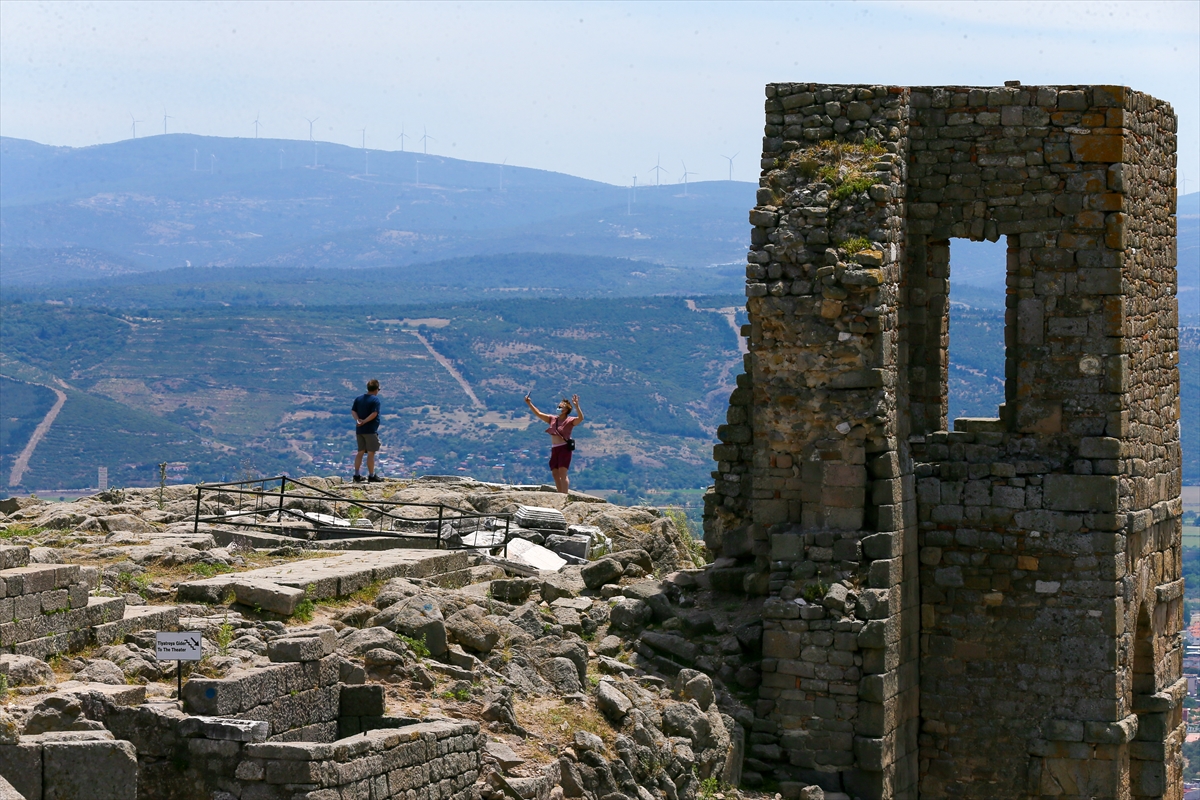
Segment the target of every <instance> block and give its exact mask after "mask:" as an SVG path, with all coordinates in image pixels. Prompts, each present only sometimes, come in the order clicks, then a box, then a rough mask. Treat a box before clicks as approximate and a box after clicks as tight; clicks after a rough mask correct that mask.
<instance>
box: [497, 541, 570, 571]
mask: <svg viewBox="0 0 1200 800" xmlns="http://www.w3.org/2000/svg"><path fill="white" fill-rule="evenodd" d="M508 560H509V561H516V562H518V563H524V564H528V565H529V566H531V567H533V568H534V569H536V570H538V571H543V570H544V571H547V572H558V571H559V570H560V569H562V568H563V567H565V566H566V565H567V561H566V559H564V558H562V557H561V556H559V555H558V553H555V552H554V551H553V550H547V549H546V548H544V547H542V546H541V545H539V544H534V543H533V542H530V541H526V540H525V539H513V540H512V541H511V542H509V543H508Z"/></svg>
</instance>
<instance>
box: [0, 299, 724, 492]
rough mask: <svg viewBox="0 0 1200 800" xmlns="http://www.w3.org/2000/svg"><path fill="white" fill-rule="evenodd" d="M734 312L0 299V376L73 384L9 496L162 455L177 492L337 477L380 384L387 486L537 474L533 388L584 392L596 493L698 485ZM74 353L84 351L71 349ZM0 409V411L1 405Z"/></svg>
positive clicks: (552, 304)
mask: <svg viewBox="0 0 1200 800" xmlns="http://www.w3.org/2000/svg"><path fill="white" fill-rule="evenodd" d="M735 302H736V298H734V297H724V298H705V299H702V300H701V301H700V303H699V306H698V310H695V311H693V310H690V309H689V307H688V305H687V304H686V303H685V301H684V300H683V299H678V298H639V299H613V300H602V299H593V300H583V299H573V300H569V301H566V300H508V301H504V302H499V303H485V304H479V303H474V304H472V303H458V304H452V305H443V306H422V307H420V308H414V307H412V306H373V307H371V308H370V311H369V313H367V312H366V311H365V310H364V309H363V308H361V307H349V306H345V307H327V308H280V307H275V308H250V307H241V308H221V309H211V308H203V309H175V310H158V311H154V312H152V313H150V312H144V311H139V312H138V313H137V314H128V315H126V316H123V317H117V316H109V315H106V314H99V313H96V312H93V311H90V310H86V309H77V308H67V307H62V306H52V305H46V304H42V303H39V304H32V303H24V304H16V305H10V306H6V307H5V311H6V313H5V320H6V327H5V328H4V329H3V333H4V339H3V342H4V347H5V352H6V356H7V357H8V358H9V359H13V358H17V359H19V360H18V361H15V362H14V361H8V362H6V364H7V366H6V367H5V369H6V371H7V372H12V371H13V370H14V369H15V368H16V367H19V366H20V365H21V364H26V365H29V364H32V365H36V367H39V368H41V370H42V371H43V372H38V373H37V374H38V375H44V374H45V373H50V374H53V375H61V376H63V377H64V378H65V379H66V380H68V381H69V382H70V384H71V385H72V386H73V387H76V389H77V390H78V391H76V390H72V391H71V392H69V393H68V400H67V403H66V405H65V406H64V408H63V411H62V414H61V415H60V416H59V418H58V420H57V421H56V422H55V424H54V425H53V427H52V428H51V432H50V435H49V436H47V438H46V440H45V441H43V443H42V444H41V446H39V447H38V450H37V453H36V455H35V457H34V459H33V461H32V462H31V464H30V469H29V472H28V473H27V476H26V480H25V481H24V482H23V486H25V487H26V488H69V487H71V486H80V485H93V484H94V481H95V477H94V476H95V470H96V467H98V466H108V467H109V474H110V480H111V481H113V482H114V483H115V482H118V481H122V482H126V483H147V482H150V481H152V480H153V478H154V477H155V473H154V471H153V466H154V465H156V464H157V463H159V462H161V461H169V462H177V463H179V464H183V465H186V470H187V472H186V475H187V476H188V478H189V479H191V480H196V479H205V480H214V479H218V478H222V477H231V476H232V475H234V474H243V473H246V472H254V471H257V472H261V473H268V472H278V471H281V470H287V471H293V472H294V471H317V472H322V473H343V474H344V473H345V472H346V470H347V462H348V459H349V457H350V456H351V455H352V441H353V439H352V437H351V432H352V426H351V425H350V422H349V404H350V401H351V399H352V398H353V397H354V396H355V395H356V394H358V393H360V392H361V391H362V386H363V384H364V383H365V381H366V380H367V378H370V377H376V378H378V379H379V380H380V381H381V382H382V384H383V387H384V388H383V394H382V397H383V400H384V425H383V435H384V441H385V443H386V448H385V452H384V458H385V459H386V463H385V470H387V471H389V473H390V474H397V475H403V474H413V473H417V472H420V473H453V472H458V471H464V472H465V471H471V472H474V473H476V474H490V475H493V476H495V477H497V478H499V479H504V480H511V481H531V480H533V481H542V480H544V479H545V478H546V474H545V473H546V470H545V467H544V465H543V463H542V462H543V461H544V459H545V452H544V451H545V449H546V448H545V445H546V439H547V437H546V435H545V434H544V433H542V431H541V428H542V427H544V426H541V425H540V423H537V424H531V423H532V420H531V418H530V417H529V415H528V413H527V412H526V411H525V408H524V404H523V402H522V397H523V395H524V392H525V391H526V390H529V389H532V390H533V391H534V394H535V398H536V400H537V402H538V403H540V404H541V405H542V406H544V407H547V408H548V407H552V406H553V404H554V402H555V400H556V399H557V398H558V397H559V396H561V395H562V394H570V393H573V392H578V393H579V394H580V395H581V396H582V397H583V400H584V408H585V410H586V412H587V415H588V420H587V424H586V425H585V426H583V427H582V428H581V429H580V431H579V434H578V435H579V438H580V442H581V450H580V452H579V455H578V458H579V462H578V469H577V471H576V472H577V475H578V476H579V480H580V481H585V482H586V480H587V475H588V473H589V470H590V471H591V472H592V473H593V474H594V475H595V476H596V477H597V479H603V481H604V482H605V483H607V484H608V485H598V484H592V486H593V488H616V489H623V490H631V491H645V490H648V489H653V488H668V487H670V488H693V489H694V488H700V487H703V486H704V485H706V484H707V483H708V480H709V477H708V472H709V470H710V469H711V464H710V460H709V459H710V452H711V445H712V437H713V433H714V431H715V428H716V425H717V424H718V423H719V422H720V420H721V418H722V417H723V415H724V412H725V402H726V399H727V397H728V392H729V391H730V389H731V388H732V379H733V375H734V374H735V370H736V369H738V368H739V367H740V356H739V355H738V351H737V339H736V337H735V334H734V331H733V330H732V329H731V327H730V324H729V321H728V320H727V318H726V316H725V315H723V314H720V313H712V312H710V311H706V310H703V309H704V308H705V307H718V306H719V307H727V306H732V305H733V304H734V303H735ZM8 311H11V312H12V313H11V314H9V313H7V312H8ZM9 319H11V320H12V322H11V323H8V322H7V320H9ZM113 323H115V324H116V325H117V326H118V327H113ZM100 340H103V341H104V342H105V344H104V345H103V346H101V345H100V344H99V341H100ZM68 341H77V342H86V343H88V346H87V347H84V346H82V345H78V346H75V347H72V348H71V349H70V350H66V351H65V348H64V344H65V343H66V342H68ZM10 343H11V345H10ZM10 346H11V352H10V351H9V348H10ZM430 348H433V352H432V353H431V352H430ZM67 353H69V354H70V355H68V354H67ZM439 358H440V359H443V360H444V363H443V362H441V361H439V360H438V359H439ZM447 364H449V365H450V369H453V370H455V372H456V373H457V374H451V371H450V369H447ZM28 369H29V370H33V369H34V367H28ZM52 369H53V370H54V372H53V373H51V372H50V371H51V370H52ZM41 379H42V380H48V378H46V377H42V378H41ZM460 379H461V382H460ZM463 382H465V383H466V388H464V386H463ZM467 388H469V389H470V391H471V393H472V394H473V395H474V397H472V396H471V394H468V392H467ZM26 404H27V403H26V402H25V401H22V402H21V404H20V405H21V406H24V405H26ZM4 405H5V407H6V410H5V413H6V414H7V413H8V412H7V407H8V405H9V399H8V398H7V397H5V402H4ZM42 413H44V410H43V412H42ZM14 416H18V417H19V419H18V420H17V421H16V422H14V423H12V427H13V431H14V435H12V436H10V437H9V440H10V441H9V442H8V443H7V444H6V445H5V451H4V452H5V455H6V456H11V454H12V453H13V452H15V451H18V450H19V447H18V445H21V444H23V441H25V440H27V439H28V435H27V434H25V436H24V439H21V436H20V435H18V434H19V432H20V431H24V430H25V428H27V427H28V424H29V423H28V421H27V420H26V418H25V417H21V416H20V415H14ZM36 422H37V420H36V419H35V420H33V424H35V425H36ZM18 440H20V441H18ZM208 443H211V444H208ZM179 474H181V475H182V474H185V473H179ZM581 485H585V484H581Z"/></svg>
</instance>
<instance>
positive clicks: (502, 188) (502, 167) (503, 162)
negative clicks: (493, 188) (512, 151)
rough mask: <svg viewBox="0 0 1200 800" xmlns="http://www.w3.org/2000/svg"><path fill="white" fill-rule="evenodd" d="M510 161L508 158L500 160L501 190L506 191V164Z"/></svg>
mask: <svg viewBox="0 0 1200 800" xmlns="http://www.w3.org/2000/svg"><path fill="white" fill-rule="evenodd" d="M507 163H508V159H507V158H506V159H504V160H503V161H501V162H500V191H502V192H503V191H504V165H505V164H507Z"/></svg>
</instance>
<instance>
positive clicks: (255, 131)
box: [254, 114, 262, 139]
mask: <svg viewBox="0 0 1200 800" xmlns="http://www.w3.org/2000/svg"><path fill="white" fill-rule="evenodd" d="M258 116H259V115H258V114H255V115H254V138H255V139H257V138H258V126H259V125H261V124H262V123H261V122H259V121H258Z"/></svg>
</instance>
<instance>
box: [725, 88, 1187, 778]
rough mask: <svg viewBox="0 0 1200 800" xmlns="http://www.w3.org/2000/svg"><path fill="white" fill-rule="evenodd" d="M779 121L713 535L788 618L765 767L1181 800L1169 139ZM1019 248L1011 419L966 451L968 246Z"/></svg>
mask: <svg viewBox="0 0 1200 800" xmlns="http://www.w3.org/2000/svg"><path fill="white" fill-rule="evenodd" d="M766 111H767V120H766V121H767V124H766V128H765V138H764V147H763V150H764V153H763V162H762V169H763V174H762V181H761V186H760V189H759V194H758V205H757V206H756V208H755V209H754V210H753V211H752V212H751V214H750V221H751V223H752V224H753V225H754V226H755V227H754V231H753V234H752V238H751V251H750V254H749V257H748V262H749V263H748V266H747V286H746V292H747V297H748V300H747V309H748V311H749V315H750V324H749V326H747V328H746V329H744V330H745V332H746V333H747V334H748V338H749V351H750V352H749V354H748V355H747V356H746V359H745V362H746V375H744V376H741V377H740V378H739V381H738V389H737V390H735V392H734V393H733V396H732V397H731V399H730V412H729V416H728V423H729V424H727V425H725V426H723V427H722V428H721V429H720V430H719V432H718V434H719V437H720V438H721V442H722V443H721V444H720V445H718V446H717V448H716V449H715V450H714V457H715V458H716V460H717V471H716V472H714V479H715V486H714V491H713V492H711V493H710V494H709V495H708V497H707V499H706V503H707V505H706V518H705V539H706V542H707V543H708V544H709V546H710V547H711V548H712V549H714V550H715V551H717V553H718V555H719V556H720V557H721V558H720V559H719V561H718V563H717V564H716V565H715V569H714V585H716V584H717V583H720V584H721V585H724V586H728V587H734V586H736V585H737V584H739V583H740V588H742V589H744V590H746V591H750V592H757V593H764V594H770V595H771V599H770V600H768V602H767V604H766V605H765V607H764V608H765V611H764V616H765V617H766V619H765V620H764V634H763V662H762V672H763V683H762V689H761V690H760V699H759V703H758V707H757V709H756V722H755V730H754V732H753V733H752V736H751V746H750V754H749V755H750V757H751V758H752V759H756V760H758V761H759V762H760V765H761V766H759V765H754V766H756V767H758V768H760V769H763V768H766V769H768V771H773V773H774V776H775V777H776V778H777V779H780V780H808V781H815V782H819V783H821V784H822V785H824V786H826V788H828V789H840V790H843V791H847V792H849V793H850V794H851V795H857V796H860V797H897V798H898V797H916V796H918V794H919V795H920V796H922V797H949V796H955V797H998V796H1004V797H1044V796H1067V797H1069V796H1088V797H1151V796H1153V797H1161V796H1165V797H1176V796H1179V794H1180V789H1179V787H1180V786H1181V781H1180V758H1179V752H1180V750H1179V748H1180V744H1181V737H1182V730H1183V729H1182V727H1181V718H1180V705H1179V704H1180V697H1181V691H1180V683H1179V679H1180V676H1181V664H1182V662H1181V650H1180V648H1181V641H1180V637H1179V631H1180V629H1181V625H1182V580H1181V572H1180V563H1181V562H1180V534H1181V528H1180V512H1181V507H1180V501H1179V486H1180V474H1181V473H1180V451H1179V400H1178V386H1179V384H1178V372H1177V367H1176V364H1177V359H1178V357H1177V317H1176V314H1177V311H1176V301H1175V273H1174V266H1175V249H1174V218H1173V213H1174V195H1175V190H1174V176H1175V173H1174V166H1175V155H1174V153H1175V119H1174V116H1173V113H1172V112H1171V109H1170V107H1169V106H1167V105H1166V104H1164V103H1162V102H1161V101H1157V100H1154V99H1153V98H1150V97H1148V96H1146V95H1142V94H1139V93H1136V92H1132V91H1130V90H1128V89H1125V88H1124V87H1102V86H1067V87H1045V86H1042V87H1021V86H1020V85H1017V84H1014V85H1009V86H1005V87H1000V88H974V87H927V88H914V89H908V88H900V87H877V86H870V87H868V86H817V85H812V84H773V85H769V86H768V87H767V101H766ZM1001 236H1004V237H1006V238H1007V244H1008V268H1007V284H1008V291H1007V301H1006V302H1007V308H1008V312H1007V315H1006V332H1005V343H1006V385H1005V403H1004V405H1002V406H1001V407H1000V408H999V409H998V411H997V416H996V417H995V418H993V419H979V420H956V421H954V423H953V425H951V424H950V421H949V420H947V419H946V410H947V391H946V386H947V380H946V375H947V370H948V314H947V312H948V298H949V281H950V280H951V279H952V274H951V273H952V272H953V265H952V264H951V262H950V249H949V244H950V242H949V240H950V239H951V238H954V237H962V238H972V239H976V240H979V239H990V240H992V241H996V240H998V239H999V238H1000V237H1001ZM718 575H725V576H726V578H725V579H723V580H718Z"/></svg>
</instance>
